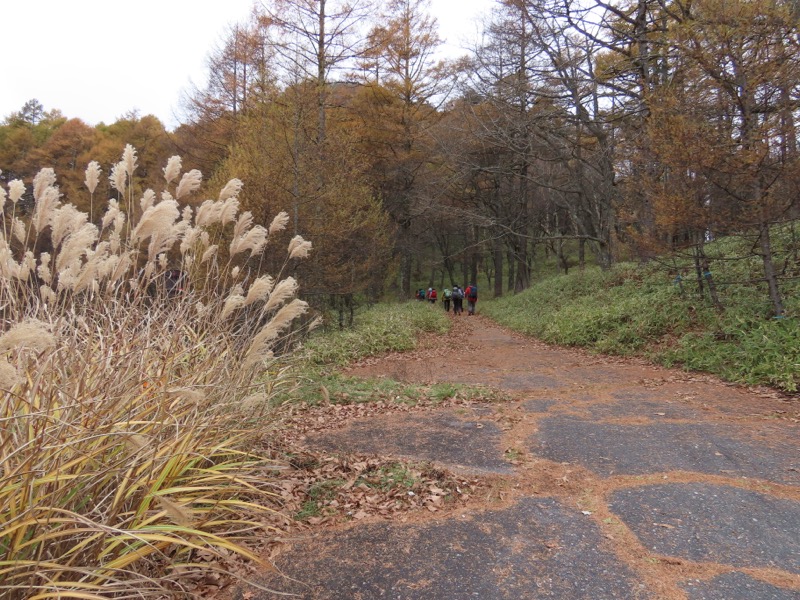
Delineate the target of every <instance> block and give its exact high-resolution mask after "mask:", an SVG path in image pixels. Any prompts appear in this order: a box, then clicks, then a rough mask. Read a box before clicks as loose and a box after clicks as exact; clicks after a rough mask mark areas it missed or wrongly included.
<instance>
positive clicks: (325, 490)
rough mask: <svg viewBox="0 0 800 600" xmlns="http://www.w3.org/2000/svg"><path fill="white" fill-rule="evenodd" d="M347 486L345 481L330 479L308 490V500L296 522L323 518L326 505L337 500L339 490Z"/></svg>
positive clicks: (298, 514) (297, 515)
mask: <svg viewBox="0 0 800 600" xmlns="http://www.w3.org/2000/svg"><path fill="white" fill-rule="evenodd" d="M344 484H345V480H344V479H329V480H326V481H320V482H317V483H315V484H314V485H312V486H311V487H310V488H309V489H308V500H306V501H305V502H304V503H303V506H302V508H301V509H300V511H299V512H297V514H295V516H294V518H295V520H296V521H307V520H308V519H310V518H312V517H320V516H323V514H324V512H325V508H324V505H325V504H327V503H328V502H330V501H331V500H333V499H334V498H336V495H337V494H338V493H339V488H341V487H342V486H343V485H344Z"/></svg>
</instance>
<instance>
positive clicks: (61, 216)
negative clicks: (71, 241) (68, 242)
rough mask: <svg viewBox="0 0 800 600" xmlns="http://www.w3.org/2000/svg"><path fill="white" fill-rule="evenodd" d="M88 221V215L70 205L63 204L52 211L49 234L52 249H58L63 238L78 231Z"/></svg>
mask: <svg viewBox="0 0 800 600" xmlns="http://www.w3.org/2000/svg"><path fill="white" fill-rule="evenodd" d="M88 220H89V215H88V214H86V213H85V212H83V211H80V210H78V209H77V208H76V207H75V206H74V205H72V204H65V205H64V206H61V207H60V208H57V209H55V210H54V211H53V216H52V223H51V226H50V227H51V229H50V231H51V233H50V236H51V238H52V240H53V248H58V247H59V246H60V245H61V242H62V241H63V240H64V237H66V236H67V235H70V234H71V233H74V232H75V231H78V230H79V229H80V228H81V227H83V226H84V225H85V224H86V222H87V221H88Z"/></svg>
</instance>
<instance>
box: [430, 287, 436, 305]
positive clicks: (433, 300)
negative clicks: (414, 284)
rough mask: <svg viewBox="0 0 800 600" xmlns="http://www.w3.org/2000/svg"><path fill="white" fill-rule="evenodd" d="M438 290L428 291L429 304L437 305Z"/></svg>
mask: <svg viewBox="0 0 800 600" xmlns="http://www.w3.org/2000/svg"><path fill="white" fill-rule="evenodd" d="M436 297H437V295H436V288H430V290H429V291H428V302H430V303H431V304H436Z"/></svg>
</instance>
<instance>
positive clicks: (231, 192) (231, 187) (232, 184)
mask: <svg viewBox="0 0 800 600" xmlns="http://www.w3.org/2000/svg"><path fill="white" fill-rule="evenodd" d="M242 185H243V184H242V182H241V181H240V180H239V179H231V180H230V181H229V182H228V183H226V184H225V187H224V188H222V190H221V191H220V193H219V200H222V201H224V200H227V199H228V198H233V197H234V196H238V195H239V192H240V191H241V189H242Z"/></svg>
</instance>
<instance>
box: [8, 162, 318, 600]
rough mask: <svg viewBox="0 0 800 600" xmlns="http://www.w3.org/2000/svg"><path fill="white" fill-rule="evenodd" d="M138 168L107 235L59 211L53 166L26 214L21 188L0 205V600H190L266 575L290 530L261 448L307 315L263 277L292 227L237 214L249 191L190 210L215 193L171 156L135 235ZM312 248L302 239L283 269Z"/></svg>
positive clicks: (115, 206)
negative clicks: (260, 546)
mask: <svg viewBox="0 0 800 600" xmlns="http://www.w3.org/2000/svg"><path fill="white" fill-rule="evenodd" d="M136 163H137V156H136V151H135V149H134V148H133V147H131V146H127V147H126V148H125V151H124V152H123V155H122V159H121V160H120V162H119V163H118V164H117V165H116V166H115V167H114V168H113V169H112V170H111V173H110V178H111V181H112V187H113V188H114V189H115V190H116V193H117V197H116V198H112V199H109V200H108V202H107V207H106V210H105V214H104V215H103V216H102V217H100V218H98V219H97V220H94V219H92V217H91V215H87V214H85V213H82V212H81V211H79V210H78V209H76V208H75V207H74V206H72V205H69V204H67V205H62V204H61V201H60V193H59V190H58V187H57V185H56V176H55V173H54V172H53V171H52V170H51V169H43V170H42V171H40V173H39V174H38V175H37V176H36V178H35V179H34V181H33V195H34V198H35V207H34V210H33V212H32V214H31V215H30V216H29V217H25V216H23V215H21V214H19V211H17V210H16V208H17V202H18V201H19V200H20V198H22V197H23V195H24V193H25V190H26V187H25V184H24V183H23V182H21V181H19V180H14V181H11V182H10V183H9V184H8V186H7V190H6V189H3V190H2V192H0V201H1V202H2V206H0V208H2V209H4V210H3V219H4V221H3V223H4V228H3V230H2V232H0V318H2V328H1V329H0V394H2V395H1V396H0V596H2V597H3V598H8V599H10V600H15V599H16V598H52V597H59V598H109V597H148V596H153V597H155V596H160V597H163V596H164V595H165V594H167V595H169V596H170V597H181V596H185V597H192V595H193V591H192V587H191V586H192V583H191V582H192V581H193V580H194V578H193V575H196V573H197V572H203V573H205V572H208V571H209V570H213V569H222V570H224V569H225V568H226V562H225V561H226V560H227V559H226V558H225V557H226V556H229V555H230V554H231V553H234V554H238V555H240V556H244V557H246V558H247V559H251V560H259V559H258V557H257V556H256V555H255V554H253V553H252V552H251V551H250V550H248V549H247V547H246V546H245V545H244V544H242V543H241V542H242V538H244V537H247V536H252V535H254V534H257V533H258V532H260V535H264V533H265V532H266V533H267V534H268V533H269V531H270V528H272V527H273V526H274V524H275V523H279V522H280V518H281V517H280V516H279V515H277V514H275V512H274V507H275V506H277V503H276V502H275V500H276V496H275V495H274V494H273V493H272V492H271V490H272V485H273V484H272V483H271V480H273V479H274V477H273V476H272V475H271V474H273V475H274V472H275V470H276V469H277V468H278V465H275V464H274V463H273V462H271V461H269V460H266V459H265V458H263V457H262V456H260V455H259V454H258V452H256V449H257V448H258V443H257V442H258V439H259V438H260V436H262V435H263V431H264V427H265V426H268V425H269V413H268V411H269V406H270V401H271V399H272V398H274V397H275V394H276V393H277V391H278V389H279V388H280V386H284V385H290V384H291V381H289V380H288V379H287V378H286V376H285V375H284V374H285V373H286V372H287V370H286V369H281V368H279V364H278V363H277V362H276V361H275V359H274V358H273V351H274V348H275V347H276V344H278V343H279V342H281V340H282V338H283V337H285V335H287V332H288V330H289V328H290V326H291V324H292V322H293V321H294V320H295V319H296V317H298V316H299V315H302V314H303V313H304V312H306V310H307V305H306V303H305V302H303V301H301V300H299V299H297V298H296V297H295V296H296V293H297V289H298V286H297V282H296V281H295V280H294V279H292V278H289V277H287V278H283V277H282V274H281V273H276V274H273V275H272V276H268V275H263V274H260V273H257V272H256V271H255V270H254V269H252V267H251V265H252V264H253V263H257V259H258V258H259V255H260V254H261V253H263V252H264V251H265V250H266V248H267V247H268V246H269V242H270V240H271V238H272V236H273V235H274V234H276V233H277V232H279V231H280V230H281V229H283V227H284V226H285V224H286V223H287V222H288V216H286V214H285V213H281V214H280V215H278V216H277V217H276V218H275V220H273V222H272V224H270V226H269V228H265V227H263V226H261V225H257V224H254V222H253V217H252V215H251V214H250V213H247V212H245V213H241V214H238V211H239V202H238V198H237V195H238V194H239V192H240V190H241V188H242V183H241V182H240V181H239V180H236V179H234V180H231V181H230V182H229V183H228V184H227V185H226V186H225V187H224V188H223V190H222V191H221V193H220V194H219V196H218V199H217V200H207V201H206V202H204V203H202V204H201V205H200V209H199V210H198V211H196V212H195V211H194V210H193V209H192V208H191V207H183V208H181V206H180V205H179V204H178V200H179V199H187V198H192V197H193V195H194V194H196V193H198V192H199V190H200V189H201V185H202V176H201V175H200V173H199V172H198V171H189V172H188V173H184V174H182V175H181V161H180V158H179V157H173V158H171V159H170V160H169V161H168V162H167V165H166V167H165V168H164V176H165V184H164V189H163V190H162V191H161V193H160V194H156V193H155V192H153V191H152V190H146V191H144V192H143V193H142V194H141V198H140V201H139V203H138V207H139V209H140V216H139V217H138V218H137V219H135V221H132V220H131V219H130V214H131V209H132V208H133V207H135V206H137V203H136V202H135V197H134V193H135V190H136V179H135V171H136V168H137V165H136ZM99 176H100V171H99V166H98V165H97V163H90V165H89V166H88V167H87V171H86V185H87V190H88V193H89V194H90V196H91V197H92V198H93V196H94V193H95V189H96V187H97V178H98V177H99ZM91 202H92V203H93V199H92V201H91ZM7 204H9V205H10V206H11V209H12V210H11V211H10V212H6V211H5V208H6V206H5V205H7ZM6 226H8V227H6ZM226 240H230V242H226ZM212 248H213V249H214V250H213V251H211V249H212ZM298 248H302V250H299V251H298ZM309 249H310V243H309V242H306V241H305V240H302V239H300V240H296V239H294V240H292V243H291V246H290V248H289V249H288V250H287V255H286V262H285V263H284V265H287V264H289V261H290V260H294V259H295V258H299V257H304V256H306V255H307V253H308V252H307V250H309ZM175 274H177V277H178V281H175V280H170V276H171V275H172V276H173V277H174V276H175ZM247 282H252V283H250V284H249V285H248V284H247ZM239 299H241V300H239ZM282 347H284V346H282ZM200 553H202V555H203V556H204V557H206V558H205V559H204V560H200V559H199V558H198V556H199V555H200ZM208 556H211V557H212V560H208V558H207V557H208Z"/></svg>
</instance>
